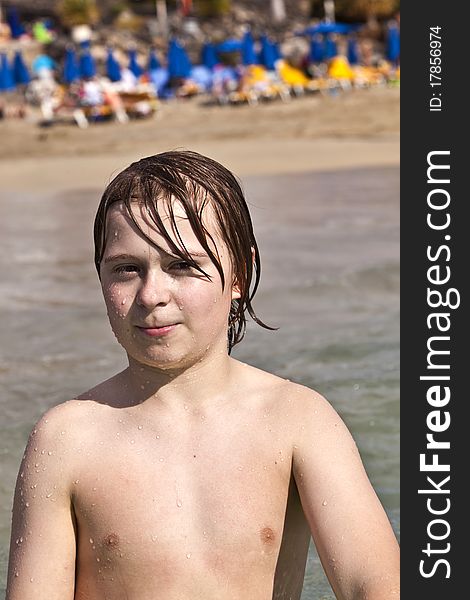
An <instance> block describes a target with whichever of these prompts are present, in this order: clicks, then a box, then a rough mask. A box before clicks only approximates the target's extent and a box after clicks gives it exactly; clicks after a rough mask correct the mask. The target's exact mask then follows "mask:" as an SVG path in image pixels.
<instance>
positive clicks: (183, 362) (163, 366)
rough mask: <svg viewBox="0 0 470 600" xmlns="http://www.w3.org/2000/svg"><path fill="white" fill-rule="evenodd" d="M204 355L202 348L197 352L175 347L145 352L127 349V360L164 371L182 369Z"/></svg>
mask: <svg viewBox="0 0 470 600" xmlns="http://www.w3.org/2000/svg"><path fill="white" fill-rule="evenodd" d="M206 355H207V352H206V351H203V350H201V351H199V352H197V351H194V350H192V351H189V350H187V351H185V350H181V349H180V350H177V349H176V348H162V349H161V350H154V351H153V352H152V353H145V354H138V353H136V354H134V353H130V352H128V351H127V356H128V358H129V362H132V363H134V364H138V365H140V366H142V367H148V368H150V369H156V370H159V371H165V372H171V371H177V372H181V371H184V370H186V369H188V368H190V367H192V366H194V365H196V364H197V363H200V362H201V360H203V359H204V357H205V356H206Z"/></svg>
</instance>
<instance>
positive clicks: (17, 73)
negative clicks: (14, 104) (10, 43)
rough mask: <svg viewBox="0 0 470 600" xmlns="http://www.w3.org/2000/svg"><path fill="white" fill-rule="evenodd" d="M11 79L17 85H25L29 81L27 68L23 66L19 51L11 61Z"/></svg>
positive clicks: (29, 76)
mask: <svg viewBox="0 0 470 600" xmlns="http://www.w3.org/2000/svg"><path fill="white" fill-rule="evenodd" d="M13 77H14V79H15V83H16V84H17V85H27V84H28V83H29V82H30V81H31V75H30V74H29V71H28V67H27V66H26V65H25V62H24V60H23V56H22V54H21V52H20V50H17V51H16V52H15V57H14V59H13Z"/></svg>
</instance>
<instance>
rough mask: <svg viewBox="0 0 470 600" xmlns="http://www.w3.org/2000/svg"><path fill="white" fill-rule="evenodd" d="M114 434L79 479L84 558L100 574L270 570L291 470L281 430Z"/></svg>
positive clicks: (121, 430) (120, 430)
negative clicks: (145, 570) (192, 569)
mask: <svg viewBox="0 0 470 600" xmlns="http://www.w3.org/2000/svg"><path fill="white" fill-rule="evenodd" d="M112 433H113V435H112V436H111V437H109V436H107V437H106V439H105V440H98V439H97V440H95V441H94V442H93V445H92V447H91V448H89V452H88V453H87V452H85V453H84V460H83V464H82V467H81V468H80V472H77V475H76V480H75V481H76V483H75V484H74V486H75V492H74V500H73V502H74V511H75V515H76V520H77V529H78V539H79V544H78V553H79V559H80V561H81V563H82V564H86V565H87V568H89V569H93V572H96V573H95V575H98V574H100V575H102V576H105V575H106V574H108V575H109V577H111V576H112V574H113V573H114V574H118V573H120V574H121V575H122V573H123V572H126V571H128V572H130V571H132V572H134V573H135V572H140V571H141V570H142V569H143V568H144V567H145V568H151V569H152V572H154V573H158V574H159V580H160V581H161V580H162V578H163V579H165V577H167V578H169V579H171V578H172V577H173V576H174V574H175V573H177V572H180V571H182V570H184V572H185V573H190V572H191V568H190V567H192V568H194V569H195V571H196V572H200V571H201V569H204V570H205V571H207V570H208V571H209V572H213V573H214V574H217V573H218V574H219V575H223V576H224V577H229V578H230V573H232V575H233V572H234V570H237V569H239V571H240V573H241V572H243V571H244V570H245V569H247V568H250V569H253V566H254V565H256V568H263V565H265V566H266V568H268V569H272V568H273V566H274V565H275V561H276V557H277V553H278V551H279V547H280V543H281V538H282V529H283V524H284V516H285V509H286V502H287V495H288V489H289V480H290V466H291V449H290V447H289V442H288V439H287V436H283V435H282V433H281V431H280V430H279V428H276V427H275V426H273V424H272V423H271V424H270V423H267V424H266V427H263V428H262V429H259V428H258V430H257V433H256V435H254V432H253V428H250V427H243V426H242V425H240V426H234V427H231V428H226V429H224V431H223V432H218V431H216V430H215V429H211V428H208V429H207V430H206V431H205V430H204V428H198V429H196V430H194V431H192V432H189V434H188V435H187V434H186V433H184V434H181V432H179V433H172V432H171V431H170V429H169V428H165V427H151V426H149V425H139V424H133V425H132V426H131V427H129V426H128V427H127V428H126V427H119V426H117V427H116V428H115V430H113V431H112ZM102 441H104V443H101V442H102ZM87 454H88V455H89V456H87ZM147 572H148V571H147Z"/></svg>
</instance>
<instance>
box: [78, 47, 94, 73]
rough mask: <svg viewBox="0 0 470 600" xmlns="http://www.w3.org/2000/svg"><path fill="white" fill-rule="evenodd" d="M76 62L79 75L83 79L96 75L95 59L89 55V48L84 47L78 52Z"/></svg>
mask: <svg viewBox="0 0 470 600" xmlns="http://www.w3.org/2000/svg"><path fill="white" fill-rule="evenodd" d="M78 64H79V71H80V77H82V78H83V79H88V78H90V77H94V76H95V75H96V64H95V59H94V58H93V56H92V55H91V52H90V50H89V48H86V49H85V50H84V51H83V52H82V53H81V54H80V58H79V62H78Z"/></svg>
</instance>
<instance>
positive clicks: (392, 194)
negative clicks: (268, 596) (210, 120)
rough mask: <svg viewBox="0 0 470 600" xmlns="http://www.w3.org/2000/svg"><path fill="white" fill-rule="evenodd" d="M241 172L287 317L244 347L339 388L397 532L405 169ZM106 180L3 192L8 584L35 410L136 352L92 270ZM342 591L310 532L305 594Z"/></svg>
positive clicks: (271, 290) (3, 549)
mask: <svg viewBox="0 0 470 600" xmlns="http://www.w3.org/2000/svg"><path fill="white" fill-rule="evenodd" d="M243 185H244V187H245V191H246V193H247V197H248V200H249V204H250V211H251V213H252V217H253V221H254V227H255V232H256V235H257V238H258V243H259V248H260V255H261V260H262V278H261V285H260V288H259V292H258V294H257V295H256V299H255V301H254V306H255V309H256V311H257V313H258V316H259V317H260V318H261V319H262V320H263V321H264V322H266V323H267V324H269V325H272V326H276V327H279V330H278V331H276V332H270V331H266V330H264V329H262V328H260V327H259V326H257V325H255V324H250V325H249V327H248V331H247V335H246V338H245V340H244V341H243V343H242V344H241V345H240V346H239V347H237V348H236V349H235V350H234V356H235V357H236V358H239V359H240V360H243V361H246V362H249V363H251V364H254V365H255V366H258V367H260V368H262V369H266V370H268V371H271V372H274V373H276V374H278V375H280V376H282V377H285V378H288V379H291V380H292V381H297V382H299V383H302V384H304V385H307V386H309V387H312V388H314V389H316V390H318V391H319V392H321V393H322V394H324V395H325V396H326V397H327V398H328V399H329V400H330V402H331V403H332V404H333V405H334V407H335V408H336V410H337V411H338V412H339V413H340V415H341V416H342V417H343V419H344V420H345V422H346V424H347V425H348V427H349V428H350V430H351V431H352V434H353V436H354V438H355V440H356V442H357V444H358V447H359V450H360V452H361V455H362V458H363V461H364V464H365V466H366V470H367V472H368V474H369V477H370V479H371V481H372V483H373V485H374V487H375V489H376V491H377V493H378V495H379V497H380V499H381V501H382V503H383V505H384V506H385V509H386V511H387V514H388V516H389V518H390V520H391V523H392V526H393V528H394V530H395V532H396V534H397V536H399V454H398V436H399V428H398V427H399V425H398V424H399V413H398V410H399V409H398V391H399V300H398V296H399V249H398V241H399V229H398V226H399V204H398V188H399V173H398V169H397V168H379V169H360V170H351V171H349V170H345V171H335V172H333V171H332V172H324V173H309V174H301V175H279V176H274V177H273V176H270V177H250V178H246V179H244V180H243ZM100 193H101V190H95V189H81V190H76V191H73V192H67V193H61V194H49V195H46V194H43V195H39V194H34V193H30V194H24V193H22V194H17V195H15V194H13V193H9V194H6V193H4V194H3V195H2V196H0V222H1V223H2V247H3V251H2V254H1V256H0V262H1V273H2V276H1V294H0V311H1V314H2V328H1V332H0V335H1V355H0V383H1V387H2V390H3V393H2V395H1V397H0V440H1V441H0V452H1V465H0V468H1V472H0V592H4V589H5V581H6V566H7V557H8V545H9V531H10V518H11V505H12V498H13V489H14V485H15V478H16V474H17V471H18V467H19V463H20V460H21V456H22V452H23V449H24V445H25V443H26V439H27V436H28V434H29V432H30V430H31V427H32V425H33V423H34V422H35V421H36V420H37V419H38V418H39V416H40V415H41V414H42V413H43V412H44V411H45V410H47V409H48V408H49V407H50V406H52V405H54V404H58V403H60V402H63V401H64V400H67V399H70V398H71V397H73V396H74V395H75V394H77V393H79V392H82V391H83V390H85V389H87V388H89V387H91V386H93V385H94V384H96V383H97V382H98V381H101V380H103V379H105V378H107V377H109V376H110V375H112V374H114V373H116V372H117V371H118V370H119V369H121V368H124V366H125V364H126V363H125V359H124V356H123V353H122V351H121V349H120V347H119V346H118V345H117V344H116V342H115V340H114V337H113V335H112V333H111V332H110V330H109V326H108V325H107V320H106V313H105V309H104V305H103V302H102V299H101V296H100V289H99V285H98V281H97V277H96V273H95V271H94V264H93V251H92V222H93V217H94V211H95V210H96V206H97V203H98V200H99V196H100ZM351 550H352V551H354V550H353V549H351ZM331 598H334V595H333V593H332V591H331V588H330V586H329V584H328V582H327V580H326V578H325V576H324V574H323V571H322V568H321V565H320V562H319V559H318V557H317V554H316V552H315V549H314V547H313V545H312V546H311V549H310V552H309V557H308V563H307V571H306V575H305V585H304V592H303V595H302V600H313V599H315V600H325V599H331Z"/></svg>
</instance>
